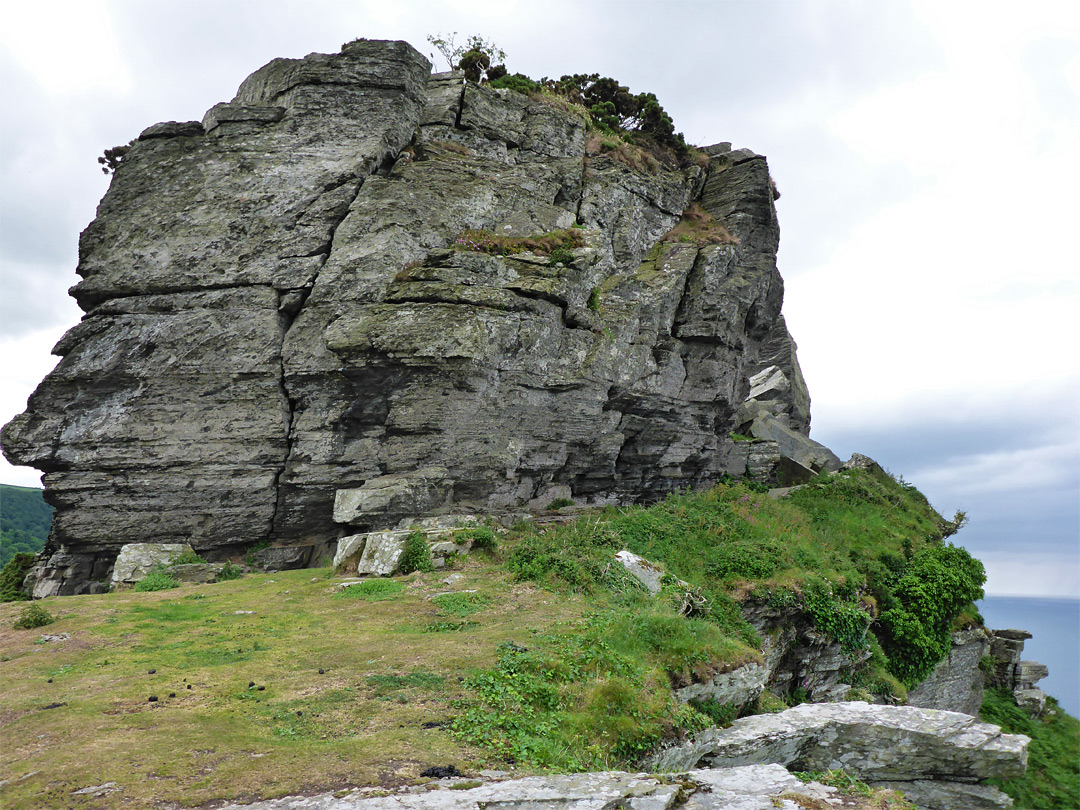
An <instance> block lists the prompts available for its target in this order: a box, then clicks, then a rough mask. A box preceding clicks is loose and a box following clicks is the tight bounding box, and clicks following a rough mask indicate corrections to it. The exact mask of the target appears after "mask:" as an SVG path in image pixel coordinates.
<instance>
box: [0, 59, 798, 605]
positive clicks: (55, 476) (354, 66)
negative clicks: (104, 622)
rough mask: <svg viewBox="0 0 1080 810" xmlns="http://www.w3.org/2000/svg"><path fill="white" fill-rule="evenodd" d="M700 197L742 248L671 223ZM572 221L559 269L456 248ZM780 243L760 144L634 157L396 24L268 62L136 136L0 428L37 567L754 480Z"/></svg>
mask: <svg viewBox="0 0 1080 810" xmlns="http://www.w3.org/2000/svg"><path fill="white" fill-rule="evenodd" d="M714 151H715V150H714ZM693 201H698V202H700V204H701V205H702V206H703V207H704V208H705V209H706V210H708V211H709V212H710V213H711V214H713V215H714V216H715V217H716V218H717V219H718V220H720V221H722V222H723V223H725V224H726V225H727V227H728V228H729V229H730V230H731V232H732V233H733V234H734V235H735V236H736V237H737V238H738V239H739V243H738V244H737V245H696V244H687V243H667V242H662V241H661V237H663V236H664V234H665V233H667V232H668V231H669V230H670V229H671V228H672V227H673V226H674V225H675V224H676V223H677V222H678V220H679V217H680V215H681V213H682V212H683V211H684V210H685V209H686V207H687V206H688V204H690V203H691V202H693ZM571 225H577V226H580V228H581V229H582V234H583V235H584V237H585V242H586V245H585V246H584V247H582V248H578V249H576V250H574V251H573V252H572V258H570V259H568V260H566V261H562V262H557V263H551V262H549V261H548V259H547V257H544V256H537V255H533V254H530V253H520V254H516V255H512V256H490V255H485V254H482V253H475V252H471V251H468V250H459V249H455V239H456V238H457V237H458V236H459V235H460V234H462V232H463V231H465V230H466V229H469V228H483V229H487V230H488V231H490V232H493V233H498V234H501V235H516V236H521V235H528V234H533V233H542V232H548V231H551V230H553V229H556V228H565V227H569V226H571ZM778 240H779V229H778V226H777V221H776V212H775V209H774V207H773V202H772V196H771V192H770V186H769V173H768V166H767V164H766V161H765V159H764V158H763V157H761V156H760V155H756V154H754V153H752V152H749V151H748V150H736V151H729V152H719V151H718V152H716V154H714V155H713V156H712V157H711V158H710V160H709V163H708V166H707V167H704V168H702V167H699V166H697V165H691V166H689V167H687V168H685V169H680V170H670V169H659V170H657V171H656V172H655V173H643V172H641V171H638V170H635V169H632V168H630V167H628V166H626V165H624V164H622V163H620V162H618V161H617V160H615V159H614V158H612V157H611V156H604V155H597V154H588V153H587V151H586V138H585V120H584V117H583V115H582V114H581V113H580V112H575V111H573V110H567V109H565V108H563V107H560V106H556V105H549V104H545V103H542V102H538V101H532V100H530V99H528V98H526V97H525V96H522V95H519V94H514V93H511V92H501V91H492V90H489V89H487V88H483V87H477V86H473V85H462V84H461V81H460V76H456V75H454V74H436V75H431V73H430V65H429V64H428V62H427V61H426V60H425V59H424V58H423V57H422V56H421V55H420V54H419V53H418V52H417V51H416V50H414V49H413V48H412V47H410V46H409V45H407V44H406V43H402V42H378V41H366V40H362V41H357V42H353V43H350V44H348V45H346V46H345V47H344V48H343V50H342V51H341V53H338V54H312V55H310V56H307V57H305V58H303V59H276V60H274V61H272V62H270V63H269V64H268V65H266V66H264V67H263V68H261V69H260V70H258V71H256V72H255V73H253V74H252V75H251V76H250V77H249V78H248V79H247V80H245V81H244V82H243V84H242V85H241V86H240V88H239V90H238V92H237V94H236V97H235V98H234V99H233V100H232V101H229V102H226V103H222V104H218V105H215V106H214V107H213V108H212V109H211V110H210V111H209V112H208V113H207V115H206V117H205V118H204V119H203V121H202V123H198V122H186V123H176V122H170V123H167V124H160V125H155V126H152V127H150V128H148V129H147V130H145V131H144V132H143V134H142V135H141V136H140V138H139V140H137V141H136V142H135V144H134V145H133V147H132V148H131V150H130V151H129V152H128V153H127V154H126V155H125V156H124V158H123V160H122V162H121V163H120V165H119V166H118V168H117V170H116V172H115V174H114V176H113V180H112V184H111V186H110V188H109V191H108V193H107V194H106V195H105V198H104V199H103V200H102V202H101V205H100V206H99V209H98V215H97V218H96V219H95V220H94V222H92V223H91V224H90V226H89V227H88V228H87V229H86V231H85V232H84V233H83V235H82V238H81V241H80V251H79V266H78V273H79V275H80V276H81V277H82V281H80V282H79V283H78V284H77V285H76V286H75V287H74V288H73V295H74V296H75V298H76V300H77V301H78V303H79V304H80V306H81V307H82V308H83V309H84V310H85V312H86V316H85V318H84V319H83V321H82V322H81V323H80V324H79V325H78V326H76V327H75V328H74V329H72V330H71V331H70V332H69V333H68V334H67V335H65V336H64V338H63V339H61V341H60V342H59V343H58V344H57V346H56V348H55V350H54V351H55V353H56V354H58V355H60V356H61V357H62V358H63V359H62V360H61V362H60V363H59V365H58V366H57V368H56V369H55V370H54V371H53V372H52V373H50V374H49V376H48V377H47V378H46V379H45V380H44V381H43V382H42V383H41V385H40V386H39V388H38V390H37V392H36V393H35V394H34V396H33V397H32V398H31V400H30V403H29V405H28V409H27V411H26V412H25V413H23V414H21V415H19V416H17V417H16V418H15V419H14V420H13V421H12V422H11V423H10V424H8V425H7V426H6V427H5V428H4V430H3V434H2V445H3V450H4V453H5V455H6V456H7V457H8V458H9V459H10V460H11V461H12V462H13V463H16V464H24V465H30V466H34V467H37V468H38V469H41V470H43V471H44V472H45V476H44V484H45V487H46V493H47V494H46V497H47V499H48V501H49V502H50V503H51V504H52V505H53V506H54V507H55V508H56V512H55V517H54V521H53V529H52V535H51V538H50V541H49V545H48V549H47V552H46V555H45V557H44V558H43V562H42V566H41V567H40V568H39V570H38V571H37V574H36V575H35V576H36V578H37V579H36V581H42V582H47V583H49V584H47V585H46V586H43V587H44V589H45V590H48V591H50V592H68V593H71V592H76V591H78V590H80V589H86V588H87V587H89V585H88V581H89V579H88V578H89V577H90V576H92V575H93V573H96V572H93V571H92V570H91V569H93V568H94V567H95V566H98V565H100V564H104V565H105V567H106V569H107V568H108V566H109V565H111V564H112V563H113V561H114V560H115V558H116V555H117V554H118V552H119V550H120V547H121V546H123V545H124V544H126V543H130V542H136V541H152V542H164V543H173V542H186V543H190V544H191V545H192V546H193V547H194V548H195V549H196V550H197V551H199V552H200V553H206V552H212V554H211V557H212V558H213V559H224V558H226V557H229V556H236V555H239V554H242V553H243V552H245V551H246V550H248V549H250V548H251V547H253V546H256V545H265V544H269V545H270V546H272V547H286V546H296V547H306V548H309V549H310V551H307V552H304V553H303V555H301V556H304V557H305V559H307V560H312V559H321V557H322V555H323V554H328V553H329V552H330V550H331V549H332V548H333V546H334V543H335V541H336V540H337V539H338V538H340V537H342V536H345V535H354V534H358V533H362V532H367V531H372V530H383V529H388V528H391V527H393V526H395V525H396V524H397V522H399V521H400V520H401V519H402V518H403V517H405V516H407V515H408V513H409V512H410V511H411V512H412V513H413V514H416V513H438V512H440V511H441V512H447V511H451V509H457V508H459V507H460V508H462V509H463V510H464V511H482V512H485V513H489V512H492V511H498V510H506V511H511V510H515V509H517V510H520V509H521V508H522V507H524V506H525V505H527V504H536V503H539V502H540V501H541V500H542V499H546V500H545V501H543V503H544V504H546V503H547V502H549V501H550V500H551V499H553V498H554V497H560V496H561V497H571V498H573V500H574V501H575V503H578V504H581V505H584V504H591V503H593V504H595V503H625V502H634V501H638V500H641V499H644V498H647V497H648V498H655V497H656V496H657V495H658V494H662V493H664V492H666V491H670V490H674V489H677V488H686V487H690V488H694V487H701V486H705V485H708V484H710V483H712V482H713V481H715V480H716V479H717V478H719V477H720V476H721V475H722V474H723V473H724V472H732V473H735V474H742V473H743V472H744V470H745V469H746V466H747V459H746V453H745V451H743V450H739V449H738V448H736V446H735V444H734V443H733V442H732V440H731V438H730V435H729V434H730V432H731V431H732V429H733V427H734V412H735V410H736V408H737V407H738V405H739V404H740V403H742V402H743V401H744V400H745V399H746V398H747V396H748V394H749V391H750V383H749V379H750V378H751V377H753V376H754V375H756V374H758V373H759V372H762V371H764V370H766V369H769V368H776V369H778V370H779V372H780V373H781V374H782V375H783V377H784V379H785V380H786V388H785V387H784V386H781V385H775V386H771V387H769V389H768V395H769V396H771V397H773V399H772V400H770V407H771V408H772V409H773V410H774V411H775V412H776V413H777V414H780V416H778V417H776V418H778V419H782V420H783V421H782V426H783V427H784V428H785V430H789V431H792V432H793V435H803V434H805V433H806V431H807V430H808V425H809V397H808V395H807V394H806V387H805V383H804V382H803V380H802V375H801V372H800V371H799V368H798V362H797V359H796V351H795V344H794V342H793V341H792V340H791V337H790V335H789V334H788V332H787V328H786V325H785V323H784V320H783V318H782V316H781V312H780V311H781V305H782V301H783V282H782V280H781V278H780V275H779V274H778V272H777V269H776V249H777V245H778ZM564 258H565V257H564ZM590 301H591V302H593V303H592V305H590ZM777 379H779V378H777ZM783 436H784V439H785V440H787V439H789V438H790V436H788V434H786V433H785V434H783ZM436 473H438V474H436ZM341 493H347V494H341ZM552 493H561V495H553V494H552ZM339 495H340V497H341V500H340V501H338V497H339ZM542 505H543V504H541V506H542ZM335 518H338V519H339V520H340V521H341V522H339V521H338V520H335ZM57 554H61V557H59V558H56V555H57ZM63 555H67V556H63ZM73 555H74V556H73ZM77 555H84V556H83V557H78V556H77Z"/></svg>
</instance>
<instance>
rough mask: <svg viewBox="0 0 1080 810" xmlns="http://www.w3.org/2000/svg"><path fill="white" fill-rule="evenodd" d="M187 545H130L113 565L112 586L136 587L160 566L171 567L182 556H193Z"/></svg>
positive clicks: (121, 551)
mask: <svg viewBox="0 0 1080 810" xmlns="http://www.w3.org/2000/svg"><path fill="white" fill-rule="evenodd" d="M192 553H194V549H192V548H191V546H189V545H188V544H187V543H128V544H127V545H125V546H124V547H123V548H121V549H120V555H119V556H118V557H117V558H116V563H115V564H114V565H113V573H112V584H113V586H114V587H115V586H117V585H134V584H135V583H136V582H138V581H139V580H140V579H142V578H143V577H145V576H146V575H147V574H149V573H150V572H151V571H153V570H154V569H155V568H157V567H159V566H165V565H170V564H171V563H172V562H173V561H174V560H175V559H176V558H177V557H179V556H180V555H182V554H192Z"/></svg>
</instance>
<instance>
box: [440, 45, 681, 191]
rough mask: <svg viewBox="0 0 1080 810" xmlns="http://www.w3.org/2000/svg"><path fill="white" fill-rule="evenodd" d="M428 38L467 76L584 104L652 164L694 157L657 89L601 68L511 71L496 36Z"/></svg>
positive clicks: (599, 128) (600, 125)
mask: <svg viewBox="0 0 1080 810" xmlns="http://www.w3.org/2000/svg"><path fill="white" fill-rule="evenodd" d="M427 39H428V42H429V43H431V44H432V45H433V46H434V47H435V48H436V49H437V50H438V51H439V53H441V54H442V56H443V58H444V59H445V61H446V64H447V66H448V67H449V68H450V69H451V70H462V71H464V73H465V78H466V80H468V81H472V82H477V83H480V84H483V83H487V84H488V86H489V87H492V88H494V89H505V90H511V91H514V92H517V93H522V94H524V95H527V96H529V97H530V98H534V99H535V98H542V99H557V100H559V101H560V102H562V103H567V104H569V105H572V106H573V107H576V108H578V109H581V110H583V111H584V112H585V113H586V114H587V115H588V118H589V121H590V125H591V126H592V127H593V129H594V130H595V131H596V132H598V133H600V134H602V135H607V136H610V137H613V138H615V139H618V140H621V141H623V142H624V143H626V144H630V145H633V146H636V147H637V148H638V149H639V150H641V151H643V152H645V153H648V154H650V155H651V156H652V157H651V159H652V161H653V164H654V167H655V166H658V165H660V164H664V165H670V166H676V165H685V164H687V163H689V162H691V161H693V160H694V159H695V156H694V155H693V154H692V149H691V147H689V146H688V145H687V143H686V139H685V138H684V137H683V134H682V133H681V132H676V131H675V124H674V122H673V121H672V120H671V116H670V115H668V113H667V112H666V111H665V110H664V108H663V107H662V106H660V102H659V100H658V99H657V98H656V95H655V94H653V93H631V92H630V88H629V87H627V86H625V85H622V84H620V83H619V82H618V81H617V80H615V79H613V78H611V77H609V76H601V75H600V74H599V73H575V74H572V75H570V74H568V75H564V76H562V77H560V78H559V79H549V78H547V77H544V78H542V79H540V80H539V81H534V80H533V79H531V78H529V77H528V76H526V75H524V74H522V73H514V74H510V73H509V72H508V71H507V69H506V65H505V64H503V62H505V60H506V53H505V52H504V51H503V50H502V49H501V48H499V47H498V46H497V45H496V44H495V43H494V42H491V41H489V40H485V39H484V38H483V37H481V36H478V35H475V34H474V35H473V36H470V37H469V38H468V39H467V40H466V41H465V43H464V44H458V43H457V41H456V40H457V32H456V31H454V32H453V33H451V34H449V35H447V34H438V35H437V36H433V35H428V38H427ZM432 56H434V54H432ZM611 151H617V150H616V149H615V148H613V149H612V150H611ZM634 162H635V163H636V162H637V161H636V160H635V161H634ZM652 170H653V171H655V168H653V169H652Z"/></svg>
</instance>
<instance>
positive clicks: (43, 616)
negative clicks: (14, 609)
mask: <svg viewBox="0 0 1080 810" xmlns="http://www.w3.org/2000/svg"><path fill="white" fill-rule="evenodd" d="M55 621H56V618H55V617H54V616H53V615H52V614H51V613H49V611H47V610H46V609H45V608H43V607H42V606H41V605H39V604H38V603H37V602H31V603H30V604H29V605H27V606H26V607H24V608H23V611H22V613H20V614H19V618H17V619H16V620H15V621H14V622H13V623H12V625H11V626H12V627H14V628H15V629H16V630H32V629H33V628H35V627H44V626H45V625H47V624H52V623H53V622H55Z"/></svg>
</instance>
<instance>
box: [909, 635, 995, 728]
mask: <svg viewBox="0 0 1080 810" xmlns="http://www.w3.org/2000/svg"><path fill="white" fill-rule="evenodd" d="M989 649H990V636H989V634H987V632H986V631H985V630H981V629H976V630H962V631H960V632H956V633H953V634H952V646H951V647H950V650H949V654H948V656H946V657H945V658H944V659H943V660H941V661H939V662H938V664H937V666H936V667H934V671H933V672H931V673H930V674H929V675H928V676H927V677H926V679H925V680H924V681H923V682H922V683H920V684H919V685H918V686H917V687H916V688H915V689H912V690H911V691H909V692H908V699H907V702H908V705H909V706H920V707H922V708H925V709H945V710H947V711H953V712H963V713H964V714H970V715H976V714H978V713H979V707H980V706H982V702H983V681H984V673H983V670H982V669H981V668H980V666H979V664H980V662H981V661H982V659H983V656H985V655H987V653H988V651H989Z"/></svg>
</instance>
